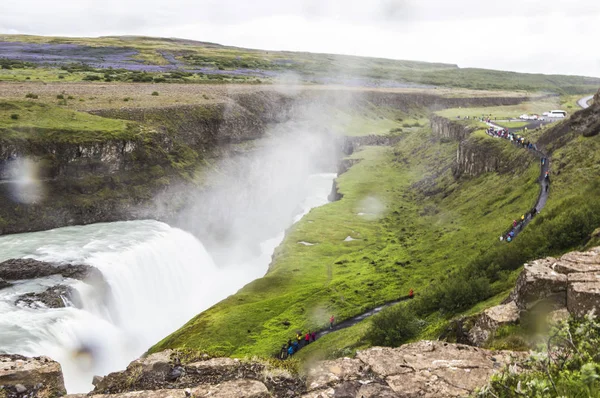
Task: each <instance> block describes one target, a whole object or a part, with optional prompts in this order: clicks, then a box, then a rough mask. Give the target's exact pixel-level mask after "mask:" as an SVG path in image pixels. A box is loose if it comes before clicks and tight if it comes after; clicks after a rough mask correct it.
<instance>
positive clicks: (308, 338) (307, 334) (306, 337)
mask: <svg viewBox="0 0 600 398" xmlns="http://www.w3.org/2000/svg"><path fill="white" fill-rule="evenodd" d="M308 343H310V330H309V331H308V332H306V336H304V345H308Z"/></svg>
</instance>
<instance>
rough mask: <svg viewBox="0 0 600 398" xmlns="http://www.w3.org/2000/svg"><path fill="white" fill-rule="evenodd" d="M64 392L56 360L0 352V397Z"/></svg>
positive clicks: (48, 396) (41, 397)
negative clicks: (0, 353)
mask: <svg viewBox="0 0 600 398" xmlns="http://www.w3.org/2000/svg"><path fill="white" fill-rule="evenodd" d="M65 394H66V390H65V385H64V381H63V375H62V369H61V367H60V364H59V363H58V362H55V361H53V360H51V359H50V358H47V357H36V358H26V357H23V356H21V355H0V397H2V398H26V397H27V398H29V397H39V398H53V397H60V396H63V395H65Z"/></svg>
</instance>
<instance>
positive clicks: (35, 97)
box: [25, 93, 39, 99]
mask: <svg viewBox="0 0 600 398" xmlns="http://www.w3.org/2000/svg"><path fill="white" fill-rule="evenodd" d="M25 98H31V99H38V98H39V96H38V95H37V94H34V93H27V94H26V95H25Z"/></svg>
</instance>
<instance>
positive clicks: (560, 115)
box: [548, 110, 567, 118]
mask: <svg viewBox="0 0 600 398" xmlns="http://www.w3.org/2000/svg"><path fill="white" fill-rule="evenodd" d="M548 117H557V118H563V117H567V112H565V111H561V110H555V111H550V112H549V113H548Z"/></svg>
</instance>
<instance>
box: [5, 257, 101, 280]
mask: <svg viewBox="0 0 600 398" xmlns="http://www.w3.org/2000/svg"><path fill="white" fill-rule="evenodd" d="M50 275H62V276H63V277H64V278H73V279H86V278H92V277H93V278H102V274H101V273H100V272H99V271H98V270H97V269H96V268H94V267H90V266H89V265H84V264H52V263H47V262H44V261H38V260H34V259H31V258H20V259H12V260H6V261H4V262H2V263H0V278H3V279H6V280H9V281H11V280H12V281H14V280H22V279H35V278H43V277H45V276H50Z"/></svg>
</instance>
